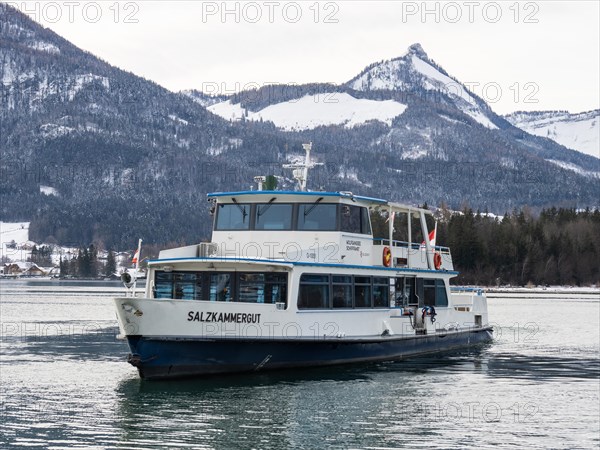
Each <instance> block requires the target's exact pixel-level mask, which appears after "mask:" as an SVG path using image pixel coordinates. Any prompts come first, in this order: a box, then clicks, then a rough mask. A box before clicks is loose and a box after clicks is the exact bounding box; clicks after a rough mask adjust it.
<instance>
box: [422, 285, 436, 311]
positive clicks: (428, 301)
mask: <svg viewBox="0 0 600 450" xmlns="http://www.w3.org/2000/svg"><path fill="white" fill-rule="evenodd" d="M423 304H424V305H425V306H435V280H428V279H426V280H423Z"/></svg>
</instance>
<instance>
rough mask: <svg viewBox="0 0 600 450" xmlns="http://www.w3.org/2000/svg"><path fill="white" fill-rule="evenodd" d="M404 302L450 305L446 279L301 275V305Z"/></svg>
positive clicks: (367, 305)
mask: <svg viewBox="0 0 600 450" xmlns="http://www.w3.org/2000/svg"><path fill="white" fill-rule="evenodd" d="M392 287H393V289H391V288H392ZM391 294H393V296H391ZM401 306H402V307H406V306H441V307H444V306H448V296H447V294H446V287H445V285H444V281H443V280H439V279H437V280H436V279H422V278H414V277H398V278H387V277H365V276H357V275H355V276H351V275H323V274H304V275H302V277H301V278H300V288H299V291H298V309H330V308H344V309H350V308H389V307H401Z"/></svg>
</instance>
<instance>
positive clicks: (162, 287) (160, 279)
mask: <svg viewBox="0 0 600 450" xmlns="http://www.w3.org/2000/svg"><path fill="white" fill-rule="evenodd" d="M154 298H173V274H172V273H168V272H156V276H155V278H154Z"/></svg>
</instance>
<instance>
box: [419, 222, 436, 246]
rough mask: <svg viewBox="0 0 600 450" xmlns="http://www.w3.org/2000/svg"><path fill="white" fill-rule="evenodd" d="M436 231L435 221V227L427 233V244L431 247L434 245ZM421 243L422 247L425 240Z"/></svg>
mask: <svg viewBox="0 0 600 450" xmlns="http://www.w3.org/2000/svg"><path fill="white" fill-rule="evenodd" d="M436 233H437V222H436V223H435V228H434V229H433V230H431V231H430V233H429V245H431V246H432V247H435V235H436ZM421 245H422V246H423V247H424V246H425V241H423V242H421Z"/></svg>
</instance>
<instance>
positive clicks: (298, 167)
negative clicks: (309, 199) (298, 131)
mask: <svg viewBox="0 0 600 450" xmlns="http://www.w3.org/2000/svg"><path fill="white" fill-rule="evenodd" d="M302 148H303V149H304V151H305V152H306V157H305V158H304V163H301V162H297V163H294V164H284V165H283V167H284V169H292V174H293V176H294V179H295V180H296V181H297V182H298V186H299V187H300V191H306V182H307V181H308V169H312V168H313V167H316V166H322V165H323V163H315V162H312V161H311V160H310V151H311V150H312V142H309V143H308V144H302Z"/></svg>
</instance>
